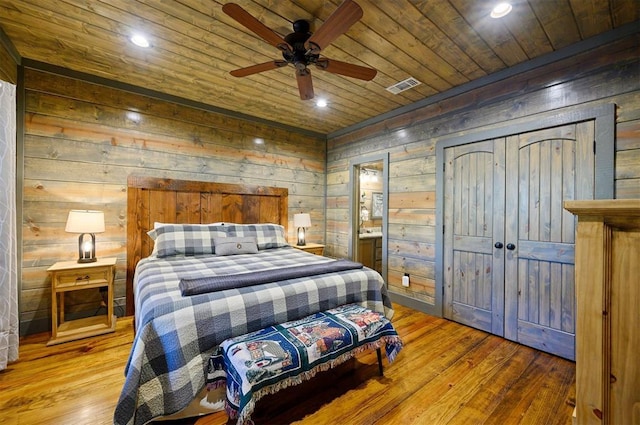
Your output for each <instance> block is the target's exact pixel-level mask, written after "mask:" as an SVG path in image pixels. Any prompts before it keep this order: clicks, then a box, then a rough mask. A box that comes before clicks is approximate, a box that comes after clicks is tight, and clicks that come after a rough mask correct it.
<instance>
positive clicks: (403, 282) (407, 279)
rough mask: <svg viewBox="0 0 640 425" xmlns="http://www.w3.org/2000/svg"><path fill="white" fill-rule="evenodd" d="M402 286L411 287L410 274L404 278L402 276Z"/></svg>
mask: <svg viewBox="0 0 640 425" xmlns="http://www.w3.org/2000/svg"><path fill="white" fill-rule="evenodd" d="M402 286H405V287H406V286H409V273H405V274H404V276H402Z"/></svg>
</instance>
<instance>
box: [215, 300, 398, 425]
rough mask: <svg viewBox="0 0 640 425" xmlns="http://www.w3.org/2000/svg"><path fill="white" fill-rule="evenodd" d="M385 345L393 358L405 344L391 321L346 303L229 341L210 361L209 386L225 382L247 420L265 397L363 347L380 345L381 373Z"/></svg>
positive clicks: (234, 409) (235, 413) (230, 409)
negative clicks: (258, 402) (256, 405)
mask: <svg viewBox="0 0 640 425" xmlns="http://www.w3.org/2000/svg"><path fill="white" fill-rule="evenodd" d="M381 348H384V350H385V353H386V355H387V359H388V360H389V363H391V362H392V361H393V360H394V359H395V357H396V355H397V354H398V352H399V351H400V350H401V349H402V341H401V340H400V337H399V336H398V334H397V333H396V331H395V329H394V328H393V326H392V325H391V322H389V320H388V319H386V318H385V317H384V314H382V313H378V312H375V311H372V310H370V309H368V308H365V307H362V306H360V305H357V304H347V305H343V306H340V307H337V308H334V309H331V310H327V311H323V312H320V313H316V314H314V315H311V316H308V317H305V318H304V319H301V320H296V321H291V322H287V323H283V324H280V325H275V326H270V327H268V328H265V329H262V330H260V331H257V332H252V333H250V334H247V335H242V336H239V337H236V338H231V339H228V340H226V341H224V342H223V343H222V344H221V345H220V349H219V350H218V352H217V353H216V355H214V356H212V357H211V359H210V361H209V371H208V376H207V385H208V386H209V387H210V388H215V387H218V386H221V385H226V388H227V400H226V410H227V413H228V414H229V416H230V418H231V419H236V418H237V420H238V424H244V423H245V422H248V421H250V418H251V413H252V412H253V410H254V407H255V403H256V402H257V401H258V400H259V399H260V398H261V397H262V396H264V395H267V394H273V393H275V392H277V391H279V390H281V389H283V388H286V387H288V386H291V385H297V384H299V383H301V382H303V381H305V380H308V379H311V378H312V377H313V376H314V375H315V374H316V373H318V372H321V371H325V370H328V369H330V368H332V367H335V366H337V365H339V364H341V363H343V362H345V361H347V360H349V359H350V358H352V357H353V356H355V355H356V354H358V353H360V352H362V351H364V350H371V349H376V350H377V352H378V365H379V370H380V374H381V375H382V355H381V352H380V349H381Z"/></svg>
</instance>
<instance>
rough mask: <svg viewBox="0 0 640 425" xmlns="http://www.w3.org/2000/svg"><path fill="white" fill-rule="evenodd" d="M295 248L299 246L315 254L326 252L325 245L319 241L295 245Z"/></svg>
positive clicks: (300, 248)
mask: <svg viewBox="0 0 640 425" xmlns="http://www.w3.org/2000/svg"><path fill="white" fill-rule="evenodd" d="M293 247H294V248H297V249H299V250H302V251H307V252H310V253H311V254H315V255H323V254H324V245H321V244H319V243H308V244H306V245H293Z"/></svg>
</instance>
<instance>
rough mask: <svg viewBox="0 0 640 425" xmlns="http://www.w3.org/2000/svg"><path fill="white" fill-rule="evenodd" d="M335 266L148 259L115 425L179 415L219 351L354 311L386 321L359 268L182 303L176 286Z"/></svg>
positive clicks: (138, 282)
mask: <svg viewBox="0 0 640 425" xmlns="http://www.w3.org/2000/svg"><path fill="white" fill-rule="evenodd" d="M326 261H335V260H332V259H329V258H326V257H322V256H319V255H313V254H309V253H307V252H304V251H301V250H298V249H295V248H291V247H286V248H276V249H268V250H263V251H259V252H258V254H242V255H234V256H225V257H222V256H196V257H167V258H162V259H160V258H154V257H149V258H146V259H143V260H141V261H140V262H139V263H138V266H137V268H136V276H135V282H134V296H135V303H136V335H135V339H134V341H133V346H132V348H131V354H130V357H129V361H128V363H127V366H126V368H125V383H124V387H123V389H122V393H121V395H120V399H119V401H118V405H117V406H116V409H115V413H114V423H115V424H136V425H137V424H144V423H146V422H148V421H150V420H152V419H153V418H155V417H158V416H163V415H169V414H172V413H176V412H178V411H180V410H181V409H183V408H184V407H186V406H187V405H188V404H189V403H190V402H191V400H192V399H193V398H195V396H196V395H197V394H198V392H199V391H200V390H201V389H203V388H204V385H205V373H206V365H207V361H208V359H209V357H210V356H211V354H212V353H213V351H214V349H215V348H216V346H218V345H219V344H220V343H222V341H224V340H225V339H228V338H232V337H235V336H239V335H244V334H247V333H249V332H254V331H257V330H260V329H264V328H266V327H268V326H272V325H275V324H278V323H284V322H288V321H291V320H297V319H300V318H303V317H305V316H308V315H310V314H313V313H316V312H319V311H324V310H328V309H330V308H335V307H337V306H340V305H344V304H350V303H358V304H360V305H362V306H364V307H367V308H370V309H371V310H373V311H378V312H381V313H384V314H385V316H387V317H388V318H391V316H392V315H393V310H392V308H391V301H390V300H389V297H388V295H387V292H386V287H385V285H384V282H383V280H382V277H381V276H380V275H379V274H378V273H377V272H375V271H373V270H371V269H368V268H363V269H356V270H348V271H344V272H339V273H333V274H325V275H320V276H311V277H304V278H297V279H291V280H287V281H283V282H276V283H269V284H264V285H257V286H250V287H245V288H238V289H229V290H225V291H220V292H213V293H206V294H200V295H194V296H182V295H181V293H180V289H179V287H178V284H179V281H180V279H181V278H187V279H195V278H203V277H207V276H211V275H225V274H237V273H247V272H251V271H258V270H264V269H274V268H281V267H290V266H294V265H300V264H317V263H321V262H326Z"/></svg>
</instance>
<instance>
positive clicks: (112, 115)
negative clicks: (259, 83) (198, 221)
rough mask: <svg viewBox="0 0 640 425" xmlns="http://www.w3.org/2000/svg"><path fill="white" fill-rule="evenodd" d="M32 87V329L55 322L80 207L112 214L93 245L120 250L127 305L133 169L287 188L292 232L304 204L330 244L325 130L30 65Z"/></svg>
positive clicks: (27, 299)
mask: <svg viewBox="0 0 640 425" xmlns="http://www.w3.org/2000/svg"><path fill="white" fill-rule="evenodd" d="M25 91H26V93H25V97H26V99H25V103H26V106H25V109H26V113H25V137H24V182H23V191H24V202H23V204H22V206H21V208H22V215H23V240H22V249H23V261H22V288H21V303H20V307H21V308H20V321H21V332H22V333H23V334H24V333H31V332H36V331H42V330H47V329H49V328H50V303H51V300H50V298H51V296H50V289H49V285H50V279H49V278H48V276H47V273H46V269H47V268H48V267H49V266H50V265H51V264H53V263H55V262H56V261H59V260H73V259H75V258H76V257H77V240H78V239H77V236H78V235H75V234H69V233H65V231H64V227H65V222H66V219H67V214H68V211H69V210H71V209H98V210H103V211H104V212H105V221H106V232H105V233H102V234H98V235H96V241H97V243H96V245H97V249H96V253H97V256H98V257H107V256H109V257H111V256H115V257H117V258H118V264H117V276H116V286H115V295H116V305H117V306H124V304H125V303H124V296H125V288H124V279H125V265H126V226H127V223H126V211H127V209H126V201H127V193H126V182H127V176H128V175H132V174H135V175H143V176H154V177H167V178H173V179H183V180H202V181H215V182H225V183H246V184H252V185H268V186H277V187H285V188H287V189H288V190H289V217H290V224H289V229H290V233H291V234H290V235H289V236H290V238H293V233H292V232H293V230H291V229H293V223H292V220H293V214H294V213H296V212H300V211H305V212H309V213H310V214H311V220H312V224H313V227H312V228H311V230H310V232H309V233H308V235H309V236H308V238H309V240H311V241H312V242H323V238H324V226H323V223H324V219H325V212H324V196H323V195H324V193H325V164H326V156H325V141H324V138H323V137H317V136H313V135H308V134H302V133H300V132H293V131H290V130H287V129H284V128H282V127H278V126H269V125H266V124H258V123H254V122H249V121H244V120H241V119H238V118H234V117H232V116H224V115H221V114H217V113H213V112H209V111H206V110H201V109H195V108H192V107H187V106H184V105H179V104H176V103H171V102H169V101H166V100H159V99H156V98H151V97H145V96H141V95H137V94H132V93H129V92H125V91H122V90H117V89H114V88H108V87H104V86H100V85H97V84H92V83H89V82H85V81H80V80H75V79H72V78H68V77H63V76H60V75H55V74H51V73H46V72H42V71H38V70H33V69H26V70H25ZM256 138H261V139H262V140H263V143H262V144H256V143H255V139H256ZM68 299H69V302H70V304H71V306H70V312H71V314H74V313H75V314H82V313H83V312H88V313H90V314H93V313H95V311H96V308H97V307H99V301H100V300H99V294H98V292H97V291H90V292H89V293H83V291H77V292H73V293H71V294H69V295H68ZM116 312H117V313H122V309H119V308H116Z"/></svg>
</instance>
